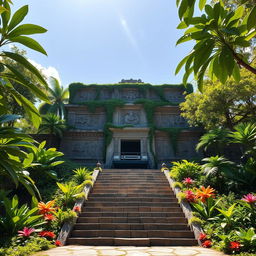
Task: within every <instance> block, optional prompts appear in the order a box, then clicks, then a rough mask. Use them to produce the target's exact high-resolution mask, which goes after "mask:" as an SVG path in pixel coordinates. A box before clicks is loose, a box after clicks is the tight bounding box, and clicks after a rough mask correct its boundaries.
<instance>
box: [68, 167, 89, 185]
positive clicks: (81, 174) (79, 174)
mask: <svg viewBox="0 0 256 256" xmlns="http://www.w3.org/2000/svg"><path fill="white" fill-rule="evenodd" d="M73 172H74V176H73V177H74V180H75V181H76V182H77V184H82V183H83V184H84V185H93V182H92V172H91V171H89V170H88V169H87V168H85V167H83V168H82V167H80V168H77V169H75V170H73Z"/></svg>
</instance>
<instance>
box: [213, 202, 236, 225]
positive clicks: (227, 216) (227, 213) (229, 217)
mask: <svg viewBox="0 0 256 256" xmlns="http://www.w3.org/2000/svg"><path fill="white" fill-rule="evenodd" d="M235 207H236V203H234V204H232V205H231V206H230V207H229V208H228V210H224V209H219V208H217V210H218V211H219V212H220V214H221V217H224V219H221V227H222V228H224V229H231V228H232V225H233V223H234V219H233V216H234V214H235Z"/></svg>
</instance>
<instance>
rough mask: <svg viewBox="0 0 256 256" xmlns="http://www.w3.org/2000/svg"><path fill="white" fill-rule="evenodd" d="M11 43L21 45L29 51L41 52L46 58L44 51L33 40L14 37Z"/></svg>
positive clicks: (24, 37) (25, 37)
mask: <svg viewBox="0 0 256 256" xmlns="http://www.w3.org/2000/svg"><path fill="white" fill-rule="evenodd" d="M11 40H12V41H13V42H17V43H20V44H23V45H25V46H27V47H28V48H30V49H33V50H35V51H37V52H41V53H43V54H44V55H46V56H47V53H46V51H45V50H44V48H43V47H42V46H41V45H40V44H39V43H38V42H37V41H36V40H34V39H32V38H30V37H27V36H18V37H14V38H12V39H11Z"/></svg>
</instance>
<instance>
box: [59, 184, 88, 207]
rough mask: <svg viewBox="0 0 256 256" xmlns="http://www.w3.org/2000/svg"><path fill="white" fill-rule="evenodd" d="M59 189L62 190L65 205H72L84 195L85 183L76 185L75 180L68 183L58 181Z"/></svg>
mask: <svg viewBox="0 0 256 256" xmlns="http://www.w3.org/2000/svg"><path fill="white" fill-rule="evenodd" d="M57 185H58V187H59V189H60V190H61V191H62V201H63V203H64V205H65V206H71V205H72V204H73V203H74V201H75V200H76V199H77V198H81V197H83V196H84V193H83V192H82V190H83V188H84V184H80V185H76V184H74V182H68V183H66V184H63V183H59V182H57Z"/></svg>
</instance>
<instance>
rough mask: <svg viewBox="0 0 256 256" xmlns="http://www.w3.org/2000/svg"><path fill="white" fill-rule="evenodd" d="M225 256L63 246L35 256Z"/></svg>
mask: <svg viewBox="0 0 256 256" xmlns="http://www.w3.org/2000/svg"><path fill="white" fill-rule="evenodd" d="M71 255H72V256H224V254H223V253H221V252H217V251H214V250H211V249H205V248H201V247H184V246H182V247H179V246H176V247H163V246H161V247H160V246H159V247H134V246H129V247H128V246H122V247H115V246H74V245H69V246H63V247H58V248H54V249H51V250H49V251H45V252H40V253H37V254H35V255H34V256H71Z"/></svg>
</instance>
